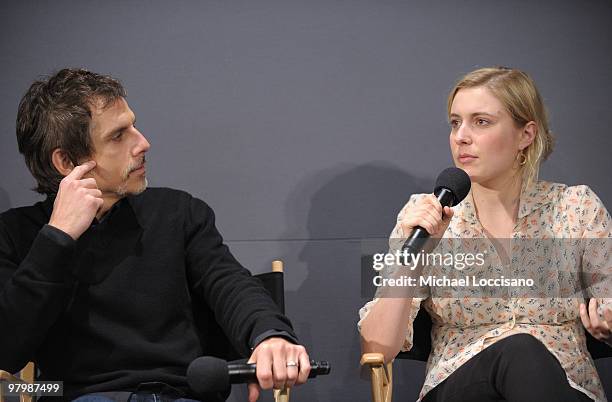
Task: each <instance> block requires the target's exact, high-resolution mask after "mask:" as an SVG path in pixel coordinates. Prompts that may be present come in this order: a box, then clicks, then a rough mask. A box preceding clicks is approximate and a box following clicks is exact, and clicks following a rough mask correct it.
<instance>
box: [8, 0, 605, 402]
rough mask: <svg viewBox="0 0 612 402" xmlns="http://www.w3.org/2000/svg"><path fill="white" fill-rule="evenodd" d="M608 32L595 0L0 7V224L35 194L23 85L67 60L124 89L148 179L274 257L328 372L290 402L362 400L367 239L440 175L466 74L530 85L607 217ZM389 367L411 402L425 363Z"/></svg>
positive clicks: (545, 174)
mask: <svg viewBox="0 0 612 402" xmlns="http://www.w3.org/2000/svg"><path fill="white" fill-rule="evenodd" d="M611 21H612V3H610V1H603V0H589V1H581V0H576V1H559V0H555V1H538V2H533V1H526V0H525V1H490V0H472V1H464V2H454V1H447V2H443V1H395V0H385V1H381V0H379V1H375V0H355V1H315V0H310V1H306V0H302V1H292V0H264V1H131V2H119V1H53V2H30V1H12V2H10V1H4V2H2V4H0V33H1V35H0V72H1V73H0V87H1V88H2V97H0V133H1V135H0V171H1V172H2V178H1V179H0V210H5V209H7V208H9V207H14V206H19V205H24V204H30V203H32V202H34V201H36V200H38V199H39V196H38V195H36V194H35V193H34V192H32V191H30V188H32V187H33V185H34V182H33V180H32V179H31V177H30V175H29V172H28V171H27V169H26V167H25V165H24V163H23V160H22V158H21V156H20V155H19V154H18V152H17V145H16V140H15V134H14V132H15V123H14V122H15V116H16V109H17V104H18V102H19V100H20V98H21V96H22V95H23V93H24V92H25V91H26V89H27V87H28V86H29V84H30V83H31V82H32V81H33V80H34V79H35V78H36V77H37V76H39V75H42V74H48V73H50V72H52V71H54V70H57V69H59V68H62V67H65V66H83V67H86V68H89V69H91V70H94V71H97V72H101V73H108V74H111V75H114V76H116V77H118V78H119V79H120V80H122V82H123V83H124V85H125V86H126V88H127V89H128V101H129V103H130V106H131V107H132V109H133V110H134V111H135V113H136V115H137V117H138V126H139V128H140V130H141V131H142V132H143V133H144V134H145V135H146V136H147V138H148V139H149V140H150V142H151V144H152V148H151V151H150V152H149V156H148V158H149V161H150V162H149V164H148V165H149V166H148V167H147V170H148V176H149V181H150V183H151V185H153V186H170V187H175V188H181V189H185V190H188V191H190V192H191V193H193V194H194V195H196V196H199V197H201V198H203V199H205V200H206V201H207V202H209V203H210V204H211V206H212V207H213V208H214V209H215V210H216V212H217V216H218V224H219V227H220V229H221V231H222V233H223V234H224V236H225V238H226V240H227V242H228V243H229V244H230V246H231V248H232V249H233V251H234V253H235V254H236V255H237V257H238V258H239V259H240V260H241V261H242V262H243V263H244V264H245V265H246V266H247V267H249V268H250V269H251V270H252V271H253V272H263V271H265V270H267V269H268V267H269V263H270V261H271V260H272V259H274V258H282V259H284V260H285V262H286V270H287V274H286V287H287V295H286V296H287V311H288V314H289V315H290V317H292V319H293V322H294V324H295V327H296V329H297V331H298V333H299V335H300V337H301V339H302V341H303V342H304V343H305V345H307V347H308V348H309V351H310V354H311V356H312V357H313V358H318V359H328V360H330V361H331V362H332V363H333V375H331V376H328V377H322V378H320V379H317V380H316V381H313V382H312V383H309V384H308V385H306V386H304V387H301V389H299V390H297V391H296V392H295V394H294V396H293V399H292V400H293V401H309V402H313V401H314V402H322V401H351V402H352V401H355V400H364V401H365V400H368V398H369V385H368V383H367V382H365V381H362V380H359V376H358V374H359V373H358V372H359V370H358V365H359V364H358V362H359V341H358V334H357V332H356V327H355V324H356V321H357V310H358V308H359V307H360V306H361V305H362V304H363V303H364V302H365V301H366V299H365V298H364V297H362V296H361V294H360V283H359V267H360V260H359V255H360V239H361V238H362V237H365V236H374V237H385V236H386V235H387V234H388V233H389V231H390V230H391V228H392V226H393V223H394V220H395V216H396V213H397V212H398V210H399V208H400V207H401V206H402V205H403V203H404V202H405V201H406V200H407V198H408V197H409V195H410V194H411V193H414V192H417V191H429V190H430V189H431V186H432V182H433V180H434V179H435V176H436V175H437V173H438V172H439V171H440V170H441V169H443V168H444V167H447V166H449V165H451V158H450V153H449V151H448V131H449V130H448V125H447V123H446V116H445V101H446V95H447V92H448V91H449V89H450V88H451V86H452V84H453V82H454V81H455V80H456V79H457V78H459V77H460V76H461V75H462V74H464V73H466V72H468V71H470V70H472V69H474V68H477V67H483V66H489V65H506V66H514V67H518V68H521V69H524V70H526V71H527V72H529V73H530V74H531V75H532V76H533V77H534V79H535V80H536V82H537V83H538V85H539V87H540V90H541V92H542V94H543V96H544V98H545V101H546V103H547V105H548V108H549V111H550V118H551V123H552V128H553V130H554V131H555V133H556V136H557V149H556V150H555V152H554V154H553V155H552V157H551V159H550V160H549V161H548V162H547V163H546V164H545V166H544V168H543V171H542V174H541V177H542V178H544V179H547V180H553V181H561V182H565V183H568V184H579V183H586V184H589V185H590V186H591V187H592V188H593V189H594V190H595V191H596V192H597V194H599V196H600V197H601V199H602V200H603V201H604V203H605V204H606V205H607V207H608V209H610V207H612V188H611V187H610V172H611V169H610V167H611V162H610V149H611V145H612V140H611V138H612V136H611V132H610V128H611V127H612V113H611V111H612V110H611V107H610V104H611V99H610V98H611V94H612V78H611V77H610V74H611V72H612V24H610V22H611ZM599 364H600V365H606V364H607V366H608V370H607V371H606V372H607V374H608V375H609V374H610V373H611V372H612V371H611V370H610V369H611V368H612V367H610V366H611V364H610V362H609V361H607V362H605V361H604V362H601V361H600V362H599ZM396 367H397V370H396V381H397V383H396V384H397V385H396V392H397V393H396V395H406V397H405V398H402V400H407V401H409V400H414V399H416V393H417V392H418V389H419V388H420V384H421V381H422V378H423V373H422V365H419V364H418V363H411V362H402V363H401V364H397V365H396ZM604 381H607V387H608V393H610V386H611V379H610V378H604ZM397 399H398V400H399V399H400V398H399V397H398V398H397ZM231 400H232V401H239V400H240V401H242V400H246V397H245V392H244V389H243V387H235V388H234V392H233V395H232V399H231ZM265 400H269V397H266V399H265Z"/></svg>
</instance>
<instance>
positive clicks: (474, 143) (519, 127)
mask: <svg viewBox="0 0 612 402" xmlns="http://www.w3.org/2000/svg"><path fill="white" fill-rule="evenodd" d="M448 117H449V123H450V148H451V153H452V156H453V160H454V163H455V165H456V166H457V167H459V168H461V169H463V170H465V171H466V172H467V173H468V175H469V177H470V180H471V182H472V189H471V191H470V193H469V194H468V196H467V197H466V198H465V200H464V201H463V202H462V203H461V204H459V205H458V206H456V207H453V208H448V207H444V208H442V206H441V205H440V203H439V202H438V201H437V199H436V198H435V197H434V196H433V195H432V194H427V195H425V194H421V195H413V196H412V197H411V198H410V201H409V202H408V203H407V204H406V205H405V206H404V208H403V209H402V210H401V212H400V213H399V215H398V221H397V225H396V227H395V228H394V230H393V233H392V235H391V238H392V240H397V239H400V240H401V239H404V238H406V237H407V236H408V235H409V234H410V233H411V232H412V231H413V229H414V228H415V227H416V226H421V227H423V228H425V229H426V230H427V231H428V232H429V233H430V234H431V235H432V237H434V238H484V239H487V240H490V241H491V242H492V243H494V244H495V246H494V247H493V248H492V249H491V251H492V253H490V254H489V257H488V258H489V259H488V260H487V263H490V264H491V267H493V266H494V265H495V261H497V262H501V263H503V262H504V260H505V261H506V262H508V261H509V259H511V258H512V257H513V255H512V252H513V250H511V249H508V247H507V246H506V244H507V243H504V242H503V241H498V239H532V240H533V239H535V241H534V242H533V244H534V245H535V246H534V247H532V248H531V249H530V251H529V252H533V253H535V254H538V255H542V253H545V251H544V250H543V249H541V248H542V247H544V246H545V244H546V243H545V241H544V240H541V239H551V238H555V239H566V238H567V239H599V240H600V242H599V243H598V244H599V246H598V247H591V248H589V247H586V248H584V249H579V250H581V251H577V250H578V249H570V250H568V251H566V252H565V253H557V254H554V253H553V255H549V256H547V258H548V259H549V261H548V262H547V269H548V270H550V269H555V268H554V267H557V266H562V265H563V264H564V263H566V262H567V261H568V260H569V261H578V262H579V263H578V264H575V265H578V266H576V267H575V268H576V270H577V271H584V270H586V269H587V268H588V269H589V270H591V272H593V270H594V271H596V274H598V275H599V276H600V280H599V283H598V284H597V294H596V295H594V297H592V298H590V300H587V299H578V298H567V297H566V298H554V297H535V296H534V295H531V296H533V297H528V296H525V297H505V298H487V297H483V295H482V294H478V293H477V290H475V291H474V292H475V293H473V294H472V295H471V296H473V297H459V296H458V295H457V296H456V297H454V298H453V297H452V296H451V297H435V296H434V295H435V292H430V293H429V295H424V296H423V297H403V298H390V297H388V298H384V297H377V298H375V299H374V300H372V301H371V302H369V303H367V304H366V305H365V306H364V307H363V308H362V309H361V310H360V317H361V320H360V322H359V329H360V332H361V341H362V350H363V352H380V353H383V354H384V356H385V361H390V360H392V359H393V358H394V357H395V356H396V354H397V353H398V352H399V351H400V350H409V349H410V347H411V342H412V323H413V321H414V318H415V317H416V315H417V312H418V309H419V308H425V309H427V310H428V312H429V314H430V315H431V317H432V321H433V324H434V325H433V328H432V353H431V355H430V357H429V361H428V363H427V368H426V378H425V383H424V385H423V388H422V390H421V393H420V396H419V400H420V401H426V402H432V401H445V402H449V401H452V402H459V401H499V400H505V401H508V402H515V401H516V402H518V401H520V402H525V401H538V402H543V401H555V402H558V401H591V400H594V401H598V402H599V401H605V400H606V397H605V395H604V391H603V389H602V386H601V382H600V379H599V377H598V374H597V371H596V370H595V366H594V364H593V360H592V358H591V356H590V355H589V353H588V352H587V349H586V344H585V333H584V330H585V329H586V330H587V331H589V332H590V333H591V334H592V335H593V336H594V337H595V338H597V339H599V340H602V341H605V342H607V343H608V344H612V335H611V328H612V303H611V299H609V297H610V295H611V294H612V289H610V281H611V279H612V272H611V271H610V270H611V268H610V266H611V263H610V258H611V257H610V256H611V255H612V252H611V251H612V250H611V247H610V244H612V240H611V239H612V232H611V223H612V222H611V219H610V214H609V213H608V212H607V211H606V208H605V206H604V205H603V204H602V202H601V201H600V200H599V198H597V196H596V195H595V194H594V193H593V191H592V190H591V189H589V188H588V187H587V186H566V185H563V184H558V183H550V182H544V181H538V180H537V177H538V169H539V166H540V163H541V162H542V161H543V160H545V159H546V157H547V156H548V155H549V154H550V153H551V151H552V146H553V140H552V136H551V133H550V131H549V128H548V122H547V117H546V112H545V108H544V105H543V102H542V99H541V96H540V94H539V92H538V90H537V88H536V86H535V84H534V82H533V81H532V80H531V78H530V77H529V76H528V75H527V74H525V73H524V72H522V71H519V70H516V69H509V68H502V67H495V68H483V69H479V70H476V71H473V72H471V73H469V74H467V75H466V76H465V77H463V78H462V79H461V80H460V81H459V82H458V83H457V84H456V85H455V87H454V88H453V90H452V91H451V92H450V94H449V98H448ZM540 240H541V241H540ZM395 243H396V244H401V241H399V242H397V241H395ZM391 244H392V245H393V244H394V241H391ZM602 247H603V249H602ZM538 248H540V249H538ZM576 253H581V254H580V255H577V254H576ZM508 256H509V257H508ZM562 260H563V261H562ZM491 261H493V262H491ZM580 264H581V265H580ZM491 269H492V268H491ZM424 272H427V271H426V268H425V270H424ZM601 278H603V280H601ZM430 290H431V289H430ZM591 290H592V289H591ZM463 296H464V295H463ZM583 301H584V302H583Z"/></svg>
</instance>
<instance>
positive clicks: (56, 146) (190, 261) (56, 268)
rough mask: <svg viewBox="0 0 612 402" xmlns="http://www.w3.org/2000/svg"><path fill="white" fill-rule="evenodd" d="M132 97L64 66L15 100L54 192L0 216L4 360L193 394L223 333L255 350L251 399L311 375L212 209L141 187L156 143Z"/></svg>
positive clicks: (25, 149)
mask: <svg viewBox="0 0 612 402" xmlns="http://www.w3.org/2000/svg"><path fill="white" fill-rule="evenodd" d="M125 98H126V94H125V90H124V89H123V87H122V86H121V84H120V83H119V82H118V81H116V80H115V79H113V78H111V77H108V76H103V75H99V74H95V73H92V72H89V71H85V70H81V69H64V70H61V71H59V72H58V73H56V74H55V75H53V76H52V77H50V78H48V79H46V80H41V81H36V82H35V83H34V84H32V86H31V87H30V89H29V90H28V92H27V93H26V94H25V96H24V97H23V99H22V101H21V103H20V105H19V112H18V117H17V140H18V144H19V151H20V152H21V153H22V154H23V155H24V158H25V161H26V164H27V166H28V168H29V169H30V171H31V172H32V175H33V176H34V178H35V179H36V181H37V183H38V184H37V188H36V190H37V191H38V192H40V193H43V194H46V195H47V198H46V200H45V201H43V202H39V203H36V204H35V205H33V206H30V207H23V208H15V209H11V210H9V211H6V212H4V213H3V214H1V215H0V323H1V328H0V345H3V348H2V350H1V351H0V369H4V370H7V371H10V372H15V371H18V370H19V369H21V368H22V367H23V366H24V365H25V364H26V363H27V362H28V361H29V360H34V361H35V362H36V363H37V366H38V368H39V369H40V377H39V378H40V379H41V380H61V381H63V382H64V395H65V399H75V398H77V399H78V400H79V401H80V402H83V401H87V400H91V398H93V397H95V398H106V399H109V400H117V399H121V398H123V399H127V397H129V395H130V394H131V393H132V392H137V391H139V390H142V389H144V388H143V387H146V386H148V387H149V388H148V389H150V390H152V391H151V392H153V393H157V392H161V391H159V389H161V388H164V389H174V390H175V391H176V394H175V397H176V398H180V397H183V398H185V397H187V398H190V397H194V395H193V394H192V393H191V391H190V390H189V387H188V386H187V383H186V369H187V366H188V365H189V363H190V362H191V361H192V360H193V359H195V358H197V357H198V356H201V355H205V354H209V355H219V354H223V352H225V347H226V345H225V344H224V343H223V341H222V339H224V338H225V337H224V335H223V334H226V335H227V338H228V339H229V340H230V342H231V346H232V347H233V348H234V349H235V350H236V351H237V352H238V353H240V354H242V355H244V356H249V355H250V361H251V362H257V378H258V383H259V384H249V401H254V400H256V399H257V398H258V395H259V386H260V387H262V388H264V389H269V388H272V387H273V386H274V387H275V388H280V387H282V386H284V385H287V386H289V387H291V386H293V385H295V384H302V383H304V382H305V381H306V379H307V378H308V374H309V371H310V364H309V359H308V355H307V353H306V350H305V349H304V347H303V346H300V345H298V344H297V340H296V337H295V334H294V333H293V329H292V327H291V324H290V322H289V320H288V319H287V318H286V317H284V316H283V315H282V314H281V313H280V312H279V310H278V308H277V307H276V305H275V304H274V302H273V301H272V299H271V298H270V297H269V295H268V294H267V293H266V291H265V289H263V287H262V286H261V285H260V284H259V283H258V282H257V280H255V279H254V278H252V277H251V275H250V273H249V272H248V271H247V270H246V269H244V268H243V267H242V266H241V265H240V264H239V263H238V262H237V261H236V260H235V259H234V257H233V256H232V255H231V253H230V252H229V250H228V248H227V247H226V246H225V245H224V244H223V239H222V237H221V235H220V234H219V232H218V231H217V229H216V227H215V221H214V213H213V211H212V209H211V208H210V207H209V206H208V205H207V204H206V203H204V202H203V201H201V200H199V199H196V198H193V197H192V196H190V195H189V194H187V193H185V192H182V191H177V190H171V189H164V188H154V189H146V187H147V180H146V164H145V162H146V159H145V154H146V152H147V151H148V150H149V147H150V144H149V142H148V141H147V139H146V138H145V137H144V136H143V135H142V133H140V131H138V129H137V128H136V126H135V120H136V118H135V116H134V113H133V112H132V111H131V110H130V108H129V106H128V104H127V102H126V100H125ZM7 345H8V346H7ZM258 385H259V386H258ZM92 394H95V395H92ZM166 395H167V394H166ZM226 397H227V394H224V395H211V396H210V400H223V399H225V398H226ZM97 400H99V399H97ZM207 400H209V399H207Z"/></svg>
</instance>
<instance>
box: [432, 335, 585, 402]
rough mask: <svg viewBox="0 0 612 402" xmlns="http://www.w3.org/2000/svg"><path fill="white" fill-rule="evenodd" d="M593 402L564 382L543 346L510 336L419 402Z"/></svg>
mask: <svg viewBox="0 0 612 402" xmlns="http://www.w3.org/2000/svg"><path fill="white" fill-rule="evenodd" d="M487 401H506V402H532V401H533V402H548V401H550V402H593V400H592V399H591V398H589V397H587V396H586V395H585V394H583V393H582V392H580V391H578V390H576V389H574V388H572V387H571V386H570V385H569V383H568V382H567V378H566V375H565V371H564V370H563V368H562V367H561V364H559V361H558V360H557V359H556V358H555V356H553V354H552V353H550V352H549V351H548V349H546V346H544V344H542V343H541V342H540V341H538V340H537V339H536V338H534V337H533V336H531V335H528V334H517V335H511V336H509V337H507V338H504V339H502V340H500V341H498V342H496V343H494V344H493V345H491V346H489V347H488V348H486V349H484V350H483V351H481V352H480V353H478V354H477V355H476V356H474V357H472V358H471V359H470V360H468V361H467V362H466V363H464V364H463V365H462V366H461V367H459V368H458V369H457V370H455V372H453V373H452V374H451V375H450V376H449V377H447V378H446V379H445V380H444V381H443V382H441V383H440V384H438V385H437V386H435V387H434V388H433V389H432V390H430V391H429V392H428V393H427V394H426V395H425V397H424V398H423V402H487Z"/></svg>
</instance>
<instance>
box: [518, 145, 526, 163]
mask: <svg viewBox="0 0 612 402" xmlns="http://www.w3.org/2000/svg"><path fill="white" fill-rule="evenodd" d="M517 157H518V158H519V159H521V157H522V158H523V160H522V161H520V162H519V165H521V166H525V164H526V163H527V156H526V155H525V153H524V152H523V150H522V149H521V152H519V153H518V155H517Z"/></svg>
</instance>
